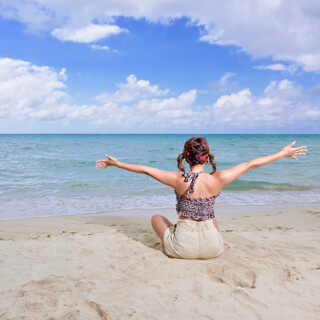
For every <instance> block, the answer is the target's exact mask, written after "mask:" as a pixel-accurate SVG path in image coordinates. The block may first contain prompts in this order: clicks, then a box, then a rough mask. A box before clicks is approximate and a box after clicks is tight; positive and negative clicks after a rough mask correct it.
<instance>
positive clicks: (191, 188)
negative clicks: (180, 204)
mask: <svg viewBox="0 0 320 320" xmlns="http://www.w3.org/2000/svg"><path fill="white" fill-rule="evenodd" d="M203 172H204V171H200V172H191V171H189V172H185V173H184V174H183V176H184V178H185V181H186V182H188V181H190V180H191V183H190V186H189V188H188V192H187V194H186V195H185V196H186V197H187V196H190V195H191V194H193V193H194V186H195V185H196V182H197V179H198V177H199V175H200V173H203Z"/></svg>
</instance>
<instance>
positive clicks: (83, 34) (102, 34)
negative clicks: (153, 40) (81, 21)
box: [51, 24, 126, 48]
mask: <svg viewBox="0 0 320 320" xmlns="http://www.w3.org/2000/svg"><path fill="white" fill-rule="evenodd" d="M125 31H126V30H125V29H122V28H120V27H118V26H115V25H108V24H105V25H98V24H89V25H87V26H85V27H82V28H79V29H75V28H68V27H64V28H56V29H54V30H53V31H52V32H51V34H52V35H53V36H54V37H56V38H58V39H59V40H61V41H74V42H81V43H91V42H95V41H98V40H101V39H104V38H107V37H110V36H112V35H116V34H119V33H121V32H125ZM95 48H97V47H95ZM100 48H101V47H100Z"/></svg>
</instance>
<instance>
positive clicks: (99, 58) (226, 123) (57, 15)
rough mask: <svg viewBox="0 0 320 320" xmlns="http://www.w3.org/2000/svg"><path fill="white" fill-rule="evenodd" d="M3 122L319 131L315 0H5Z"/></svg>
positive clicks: (44, 127)
mask: <svg viewBox="0 0 320 320" xmlns="http://www.w3.org/2000/svg"><path fill="white" fill-rule="evenodd" d="M0 30H1V32H0V133H320V126H319V124H320V75H319V72H320V53H319V52H320V39H319V37H318V35H319V34H320V4H318V2H317V1H308V2H305V3H302V1H298V0H293V1H292V2H290V4H288V3H287V2H284V1H280V0H273V1H268V2H266V3H262V2H261V3H257V2H256V1H254V0H244V1H242V2H239V1H236V0H230V1H228V2H226V3H225V2H223V1H220V0H219V1H211V2H206V1H198V2H197V3H195V2H194V1H180V0H175V1H171V2H170V1H168V2H165V3H164V2H163V1H158V0H155V1H153V2H152V3H150V1H145V0H138V1H132V0H122V1H111V0H110V1H108V2H107V3H106V1H99V0H92V1H91V2H90V5H88V1H83V0H79V1H77V5H75V4H74V1H72V0H65V1H63V2H60V1H49V0H41V1H40V0H33V1H23V0H15V1H9V0H0Z"/></svg>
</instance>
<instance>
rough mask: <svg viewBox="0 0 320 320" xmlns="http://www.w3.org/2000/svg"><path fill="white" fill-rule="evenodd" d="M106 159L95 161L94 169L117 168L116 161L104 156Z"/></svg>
mask: <svg viewBox="0 0 320 320" xmlns="http://www.w3.org/2000/svg"><path fill="white" fill-rule="evenodd" d="M106 158H107V159H102V160H97V161H96V162H97V164H96V168H97V169H99V168H101V167H103V170H104V169H106V168H107V167H109V166H111V167H112V166H117V165H118V163H119V162H118V160H117V159H116V158H114V157H111V156H109V155H107V154H106Z"/></svg>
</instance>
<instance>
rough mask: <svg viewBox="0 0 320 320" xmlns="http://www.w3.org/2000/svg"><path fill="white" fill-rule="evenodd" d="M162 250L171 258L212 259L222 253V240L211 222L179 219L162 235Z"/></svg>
mask: <svg viewBox="0 0 320 320" xmlns="http://www.w3.org/2000/svg"><path fill="white" fill-rule="evenodd" d="M163 242H164V250H165V253H166V254H167V255H168V256H169V257H171V258H180V259H212V258H216V257H218V256H219V255H221V253H222V252H223V239H222V236H221V234H220V233H219V231H218V230H217V229H216V228H215V226H214V224H213V222H212V220H211V219H210V220H205V221H194V220H183V219H179V220H178V222H177V224H175V225H174V226H171V227H169V228H168V229H167V230H166V231H165V233H164V239H163Z"/></svg>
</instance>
